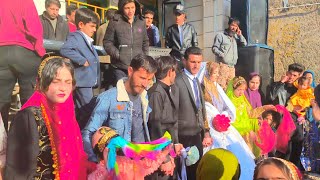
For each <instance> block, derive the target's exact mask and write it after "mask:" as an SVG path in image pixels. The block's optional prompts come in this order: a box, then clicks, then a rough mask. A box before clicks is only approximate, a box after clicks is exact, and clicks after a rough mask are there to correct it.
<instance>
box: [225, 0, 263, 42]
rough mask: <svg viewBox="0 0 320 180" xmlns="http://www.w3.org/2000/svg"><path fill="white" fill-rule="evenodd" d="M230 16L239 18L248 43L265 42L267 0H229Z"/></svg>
mask: <svg viewBox="0 0 320 180" xmlns="http://www.w3.org/2000/svg"><path fill="white" fill-rule="evenodd" d="M231 16H232V17H237V18H238V19H239V20H240V29H241V30H242V34H243V35H244V37H245V38H246V40H247V41H248V44H267V34H268V0H231Z"/></svg>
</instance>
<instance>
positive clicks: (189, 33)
mask: <svg viewBox="0 0 320 180" xmlns="http://www.w3.org/2000/svg"><path fill="white" fill-rule="evenodd" d="M182 32H183V43H182V46H181V43H180V36H179V35H180V34H179V28H178V25H177V24H174V25H172V26H170V27H169V28H168V31H167V34H166V44H165V45H166V47H167V48H172V50H174V51H179V52H180V54H182V55H183V54H184V52H185V51H186V49H188V48H189V47H192V46H198V39H197V32H196V30H195V28H194V27H193V26H192V25H191V24H189V23H184V24H183V25H182Z"/></svg>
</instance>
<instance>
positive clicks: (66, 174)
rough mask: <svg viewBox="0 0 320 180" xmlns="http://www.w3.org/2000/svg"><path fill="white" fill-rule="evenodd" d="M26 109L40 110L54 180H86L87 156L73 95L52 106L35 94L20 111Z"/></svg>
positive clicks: (41, 95)
mask: <svg viewBox="0 0 320 180" xmlns="http://www.w3.org/2000/svg"><path fill="white" fill-rule="evenodd" d="M28 107H38V108H41V113H42V116H43V119H44V121H45V124H46V127H47V129H48V134H49V139H50V144H51V148H52V152H51V153H52V156H53V162H54V164H53V167H54V169H55V170H54V172H53V173H54V174H55V179H61V180H65V179H74V180H78V179H79V180H82V179H83V180H84V179H86V168H87V167H86V162H87V155H86V154H85V152H84V150H83V145H82V138H81V133H80V128H79V126H78V123H77V121H76V118H75V113H74V103H73V98H72V95H70V96H69V97H68V99H67V100H66V101H65V102H64V103H59V104H52V103H50V102H49V101H48V99H47V98H46V96H45V95H44V94H43V93H41V92H40V91H35V92H34V94H33V95H32V96H31V97H30V99H29V100H28V101H27V102H26V103H25V104H24V105H23V107H22V108H21V110H23V109H25V108H28Z"/></svg>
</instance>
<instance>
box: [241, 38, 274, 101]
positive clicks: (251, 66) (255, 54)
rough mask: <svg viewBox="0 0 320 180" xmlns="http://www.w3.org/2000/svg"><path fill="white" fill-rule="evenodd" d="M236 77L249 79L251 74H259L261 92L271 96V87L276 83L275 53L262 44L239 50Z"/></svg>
mask: <svg viewBox="0 0 320 180" xmlns="http://www.w3.org/2000/svg"><path fill="white" fill-rule="evenodd" d="M238 56H239V58H238V62H237V65H236V66H235V69H236V75H237V76H243V77H244V78H246V79H247V77H248V76H249V74H250V73H252V72H257V73H259V74H260V76H261V77H262V81H261V86H260V87H261V91H262V93H263V94H264V95H267V94H269V86H270V85H271V84H272V83H273V81H274V51H273V49H272V48H271V47H269V46H267V45H262V44H256V45H249V46H246V47H242V48H239V49H238Z"/></svg>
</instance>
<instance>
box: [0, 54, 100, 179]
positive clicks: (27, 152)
mask: <svg viewBox="0 0 320 180" xmlns="http://www.w3.org/2000/svg"><path fill="white" fill-rule="evenodd" d="M38 75H39V77H40V78H39V81H38V85H39V86H38V87H37V90H36V91H35V93H34V94H33V95H32V96H31V97H30V99H29V100H28V101H27V102H26V103H25V104H24V105H23V107H22V109H21V111H19V112H18V113H17V115H16V117H15V119H14V120H13V121H12V123H11V127H10V131H9V133H8V142H9V143H8V149H7V163H6V167H5V177H4V179H8V180H10V179H15V180H17V179H61V180H65V179H68V180H82V179H83V180H85V179H87V173H89V172H91V170H93V169H94V168H95V166H96V165H95V164H91V163H89V162H88V161H87V156H86V154H85V152H84V150H83V145H82V138H81V134H80V129H79V126H78V124H77V121H76V119H75V114H74V105H73V99H72V95H71V92H72V90H73V88H74V85H75V80H74V69H73V67H72V65H71V64H70V62H68V61H66V60H64V59H63V58H61V57H49V58H46V59H45V60H43V61H42V63H41V65H40V68H39V71H38Z"/></svg>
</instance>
